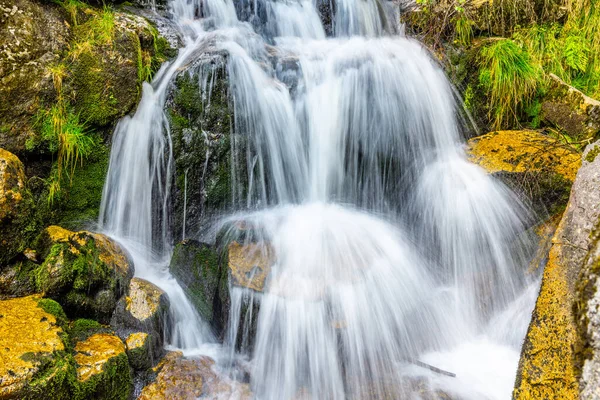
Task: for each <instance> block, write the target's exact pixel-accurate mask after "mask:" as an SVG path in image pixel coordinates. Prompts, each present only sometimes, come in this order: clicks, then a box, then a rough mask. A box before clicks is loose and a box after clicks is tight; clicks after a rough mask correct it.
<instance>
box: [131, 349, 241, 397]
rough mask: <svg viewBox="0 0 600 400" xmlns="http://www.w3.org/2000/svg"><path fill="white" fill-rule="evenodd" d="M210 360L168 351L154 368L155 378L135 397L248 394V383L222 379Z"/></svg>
mask: <svg viewBox="0 0 600 400" xmlns="http://www.w3.org/2000/svg"><path fill="white" fill-rule="evenodd" d="M213 364H214V361H213V360H212V359H210V358H208V357H205V356H203V357H200V358H196V359H187V358H184V357H183V355H182V354H181V353H180V352H170V353H169V354H167V355H166V356H165V358H164V359H163V360H161V362H160V363H159V365H158V366H157V367H156V368H155V369H154V370H155V372H156V373H157V374H158V375H157V376H156V379H155V380H154V382H152V383H150V384H148V385H147V386H145V387H144V388H143V390H142V393H141V395H140V396H139V397H138V400H159V399H173V400H175V399H177V400H195V399H196V398H198V397H200V396H202V398H208V399H218V398H226V399H230V398H235V399H240V400H244V399H251V398H252V394H251V392H250V389H249V386H248V384H241V383H235V382H234V383H233V384H229V383H226V382H225V381H224V380H223V379H221V378H220V377H219V376H217V375H216V374H215V372H214V371H213V370H212V366H213Z"/></svg>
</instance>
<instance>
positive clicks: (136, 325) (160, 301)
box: [110, 277, 169, 369]
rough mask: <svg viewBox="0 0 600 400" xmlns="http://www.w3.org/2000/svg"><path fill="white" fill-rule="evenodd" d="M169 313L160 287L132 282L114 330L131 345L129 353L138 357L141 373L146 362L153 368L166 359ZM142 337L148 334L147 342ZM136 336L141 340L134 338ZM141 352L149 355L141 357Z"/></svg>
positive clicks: (114, 320)
mask: <svg viewBox="0 0 600 400" xmlns="http://www.w3.org/2000/svg"><path fill="white" fill-rule="evenodd" d="M168 313H169V299H168V297H167V294H166V293H165V292H164V291H162V290H161V289H160V288H159V287H157V286H156V285H154V284H152V283H150V282H148V281H146V280H144V279H141V278H137V277H136V278H133V279H132V280H131V282H130V283H129V287H128V290H127V294H126V295H124V296H123V297H122V298H121V299H120V300H119V302H118V303H117V307H116V309H115V312H114V314H113V316H112V319H111V322H110V323H111V326H112V327H113V328H114V329H115V331H116V332H117V334H118V335H119V336H120V337H121V338H122V339H123V340H125V341H126V342H127V346H128V349H129V351H130V352H133V353H135V355H136V360H135V361H134V364H135V366H137V367H140V369H141V366H142V365H145V364H147V363H146V362H145V360H143V359H144V358H147V359H149V360H150V363H151V364H152V363H153V361H154V360H158V358H159V357H160V356H161V355H162V351H163V344H164V340H165V337H164V333H165V330H166V328H167V327H168ZM142 333H143V334H145V336H144V337H143V338H142V337H141V336H140V335H139V334H142ZM136 334H137V335H138V336H132V335H136ZM141 339H143V340H141ZM134 348H135V349H136V350H135V351H133V349H134ZM141 351H146V352H147V354H145V355H143V354H140V352H141ZM138 361H139V362H138Z"/></svg>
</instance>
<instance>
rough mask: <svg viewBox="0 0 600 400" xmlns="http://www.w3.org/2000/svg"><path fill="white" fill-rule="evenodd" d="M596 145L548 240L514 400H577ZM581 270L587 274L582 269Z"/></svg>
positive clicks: (597, 207) (597, 205)
mask: <svg viewBox="0 0 600 400" xmlns="http://www.w3.org/2000/svg"><path fill="white" fill-rule="evenodd" d="M598 145H600V143H598V142H597V143H595V144H593V145H590V146H588V147H587V149H586V151H585V153H584V155H583V159H584V161H583V164H582V166H581V168H580V170H579V172H578V173H577V177H576V179H575V183H574V184H573V188H572V191H571V197H570V199H569V204H568V205H567V209H566V211H565V213H564V215H563V218H562V220H561V222H560V224H559V226H558V229H557V231H556V233H555V234H554V237H553V239H552V242H553V245H552V247H551V249H550V253H549V256H548V262H547V264H546V266H545V269H544V275H543V279H542V286H541V289H540V294H539V296H538V299H537V302H536V305H535V309H534V311H533V315H532V320H531V323H530V325H529V329H528V331H527V336H526V338H525V342H524V344H523V348H522V352H521V358H520V360H519V369H518V372H517V379H516V383H515V390H514V393H513V396H514V398H515V399H550V398H557V399H558V398H560V399H576V398H578V396H579V391H580V388H579V382H578V375H579V368H580V367H579V364H580V362H579V361H578V359H579V358H580V357H581V356H580V353H581V352H582V350H581V349H582V338H581V335H580V334H578V332H577V325H576V318H575V315H574V310H575V309H576V305H577V304H580V299H579V298H578V295H577V292H576V287H577V286H578V285H580V286H581V284H578V283H577V281H578V278H579V275H580V274H581V271H582V269H584V261H585V258H586V254H588V249H589V248H590V245H591V244H592V238H591V236H592V235H591V234H592V232H593V230H594V227H595V226H596V223H597V221H598V217H599V216H600V185H599V184H598V183H599V182H600V158H597V157H595V154H598V151H596V149H597V148H598V147H597V146H598ZM584 270H585V269H584Z"/></svg>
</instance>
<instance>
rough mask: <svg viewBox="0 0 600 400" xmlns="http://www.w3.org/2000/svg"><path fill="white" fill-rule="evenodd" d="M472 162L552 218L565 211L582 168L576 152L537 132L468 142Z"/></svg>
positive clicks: (501, 133)
mask: <svg viewBox="0 0 600 400" xmlns="http://www.w3.org/2000/svg"><path fill="white" fill-rule="evenodd" d="M467 154H468V157H469V159H470V160H471V161H472V162H474V163H476V164H478V165H480V166H481V167H483V168H484V169H486V170H487V171H488V172H490V173H492V174H495V175H497V176H499V177H500V178H501V179H503V180H504V181H505V182H507V183H508V184H509V185H510V186H512V187H513V188H514V189H516V191H517V192H519V193H521V194H522V195H524V196H526V197H527V198H529V199H530V200H531V201H532V203H533V205H534V207H535V208H536V209H537V210H538V211H541V212H546V211H547V212H549V213H550V214H551V215H553V214H555V213H556V212H560V211H562V210H563V209H564V206H565V205H566V203H567V200H568V198H569V192H570V189H571V185H572V183H573V181H574V179H575V175H576V173H577V170H578V168H579V166H580V165H581V156H580V154H579V153H577V152H576V151H575V150H574V149H572V148H570V147H568V146H565V145H564V144H562V143H561V142H559V141H557V140H555V139H552V138H550V137H548V136H546V135H543V134H541V133H538V132H535V131H498V132H491V133H488V134H487V135H483V136H478V137H475V138H473V139H471V140H469V142H468V145H467Z"/></svg>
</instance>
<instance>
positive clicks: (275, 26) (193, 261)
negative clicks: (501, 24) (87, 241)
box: [100, 0, 537, 400]
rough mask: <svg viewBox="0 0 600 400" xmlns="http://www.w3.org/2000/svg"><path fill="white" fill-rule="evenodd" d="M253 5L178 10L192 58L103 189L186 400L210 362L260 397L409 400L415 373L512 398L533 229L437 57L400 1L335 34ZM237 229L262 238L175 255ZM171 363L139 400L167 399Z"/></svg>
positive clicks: (152, 92)
mask: <svg viewBox="0 0 600 400" xmlns="http://www.w3.org/2000/svg"><path fill="white" fill-rule="evenodd" d="M236 4H237V7H238V8H237V10H236V8H235V5H234V3H233V2H231V1H220V0H219V1H213V0H207V1H203V2H187V1H179V0H174V1H173V2H172V3H171V5H170V6H171V11H172V12H173V15H174V16H175V20H176V22H177V23H178V24H179V27H180V28H181V31H182V32H183V33H184V37H185V47H184V48H182V49H181V50H180V52H179V55H178V57H177V58H176V59H175V60H174V61H173V62H172V63H170V64H168V65H165V66H164V67H163V68H162V70H161V71H159V73H157V75H156V78H155V79H154V81H153V83H152V85H145V86H144V89H143V94H142V100H141V102H140V105H139V106H138V109H137V111H136V113H135V114H134V115H132V116H129V117H125V118H124V119H123V120H121V122H120V123H119V125H118V126H117V128H116V130H115V133H114V136H113V139H114V140H113V147H112V151H111V161H110V168H109V172H108V175H107V180H106V183H105V188H104V195H103V201H102V212H101V215H100V225H101V228H102V229H103V230H104V231H105V232H107V234H109V235H110V236H111V237H114V238H115V239H116V240H118V241H119V243H122V244H123V245H124V246H125V247H126V248H127V250H128V251H129V252H130V253H131V255H132V258H133V259H134V262H135V265H136V274H138V276H140V277H142V278H144V279H148V280H149V281H151V282H152V283H155V284H156V285H157V286H159V287H161V288H162V289H163V290H165V292H167V294H168V296H169V299H170V301H171V310H170V318H171V321H172V324H173V326H174V332H176V333H175V334H174V335H173V337H172V339H171V340H170V343H168V345H169V346H170V348H173V347H175V348H179V349H181V350H182V351H183V352H184V353H186V356H188V358H182V359H180V361H177V362H176V363H175V365H179V368H180V369H183V370H185V371H188V370H189V371H190V373H189V374H188V375H187V378H186V379H187V381H185V382H184V383H182V384H181V385H179V386H177V387H175V388H171V389H169V390H172V392H171V393H172V394H173V395H174V396H180V397H181V398H185V396H194V397H197V396H199V395H200V394H202V392H203V391H204V387H205V384H206V377H205V375H202V374H200V373H196V372H192V371H191V369H196V368H197V367H198V363H200V364H202V363H205V364H206V363H207V362H208V359H207V358H205V357H201V358H200V359H191V358H189V356H191V355H198V354H202V355H206V354H208V355H210V357H211V358H213V359H214V360H215V361H216V362H217V364H218V365H219V366H221V367H223V368H226V369H227V371H228V372H229V373H230V376H231V377H233V378H240V377H249V380H250V383H249V386H250V388H251V389H252V392H253V394H254V395H255V396H256V397H257V398H263V399H278V400H279V399H293V398H302V397H304V398H313V399H325V398H326V399H345V398H350V399H383V398H399V397H402V396H410V395H411V393H413V392H414V391H412V389H411V388H410V387H409V386H410V385H408V386H406V385H404V384H403V383H404V382H406V380H407V378H412V377H415V378H416V381H419V382H424V381H427V384H428V386H429V389H431V390H430V393H436V392H438V391H439V392H444V393H449V394H450V395H451V396H452V395H455V394H456V396H457V397H464V398H467V399H481V398H486V397H492V398H494V397H499V398H502V397H503V396H507V395H509V394H510V391H511V388H512V382H513V374H512V372H513V371H514V368H515V367H516V364H517V359H518V349H519V346H520V342H521V339H522V337H523V336H524V334H525V327H526V323H527V318H528V313H527V310H529V309H530V307H531V306H532V303H533V301H532V297H533V296H532V295H531V293H532V292H533V291H534V290H533V291H532V290H530V288H531V287H534V288H535V285H536V279H537V277H536V276H535V274H532V275H531V276H529V275H527V274H525V271H524V267H525V266H526V265H527V264H528V261H529V259H530V258H531V256H532V253H533V252H532V249H533V245H532V241H531V240H530V239H529V237H528V234H527V233H526V229H527V227H529V226H530V225H532V218H531V216H530V214H529V213H528V210H527V209H526V207H525V206H523V205H522V204H521V203H520V202H519V200H518V199H517V198H516V196H515V195H514V194H513V193H512V192H511V191H510V190H509V189H508V188H507V187H505V186H504V185H502V184H501V183H499V182H497V181H496V180H495V179H494V178H493V177H491V176H490V175H488V174H486V173H485V171H484V170H482V169H481V168H479V167H478V166H475V165H473V164H471V163H469V162H468V161H467V159H466V156H465V154H464V150H463V148H462V137H461V130H460V125H459V124H458V121H457V110H456V105H455V103H454V97H453V96H454V95H453V91H452V88H451V86H450V84H449V83H448V81H447V79H446V78H445V76H444V74H443V72H442V71H441V70H440V69H439V67H438V66H437V64H436V63H435V62H434V61H433V60H432V58H431V55H430V53H429V52H428V51H426V50H425V49H424V48H423V47H422V46H421V45H420V44H419V43H418V42H416V41H414V40H410V39H408V38H406V37H404V36H402V35H397V34H396V32H399V31H400V30H399V28H400V27H399V26H397V25H396V23H395V21H396V20H397V16H396V15H395V13H394V3H393V2H388V1H356V0H338V1H336V2H335V5H334V7H332V8H333V9H332V10H331V12H332V29H331V32H332V35H333V37H329V38H328V37H326V36H325V29H324V27H323V25H322V23H321V21H320V17H319V14H318V12H317V10H316V8H315V5H314V4H313V3H312V2H310V1H289V2H279V1H270V0H267V1H257V2H253V5H252V6H250V2H236ZM246 6H247V7H249V8H246ZM252 7H254V8H252ZM240 11H244V12H240ZM240 18H241V19H242V20H245V21H241V20H240ZM246 22H250V23H246ZM165 108H166V110H167V111H166V112H165ZM211 201H214V202H215V203H216V204H211V203H210V202H211ZM188 206H189V208H188ZM214 210H217V211H216V212H214ZM219 211H220V212H223V211H225V212H226V213H228V214H231V215H226V216H225V217H224V218H223V219H222V221H217V223H214V221H215V216H216V215H217V214H218V212H219ZM232 211H233V212H232ZM240 221H241V222H242V223H243V224H247V225H248V226H249V227H251V228H252V229H250V231H251V233H250V234H247V235H246V236H244V235H242V236H241V237H239V238H237V239H236V240H233V241H229V242H228V241H223V240H222V238H221V237H220V236H219V235H217V240H216V242H217V243H216V244H215V247H213V248H211V246H212V245H204V244H200V243H198V242H195V241H187V240H184V242H183V243H181V244H179V245H178V246H176V248H175V249H174V252H173V257H172V258H171V252H172V251H173V249H172V243H173V241H179V239H201V240H204V239H205V238H207V239H208V240H210V239H212V236H214V232H220V231H221V227H222V226H227V225H228V224H229V225H230V224H232V223H233V224H235V223H236V222H240ZM211 225H216V226H211ZM225 253H227V255H226V258H225V257H224V256H223V254H225ZM170 259H171V271H172V273H173V275H175V276H176V277H177V278H178V281H179V282H180V283H181V286H184V287H185V289H182V287H181V286H180V285H179V284H178V283H177V282H176V281H175V280H174V279H173V277H172V276H171V275H169V274H168V273H167V272H165V270H166V265H167V264H168V263H169V260H170ZM225 260H227V268H224V266H225V263H224V261H225ZM226 272H227V273H226ZM225 282H227V286H228V287H227V288H228V289H229V296H228V298H229V300H228V301H229V317H228V322H227V324H226V326H225V327H224V328H225V335H224V343H223V344H222V345H221V344H219V345H217V344H215V341H216V340H215V339H217V338H215V337H214V335H211V334H210V332H207V331H208V329H207V323H210V324H211V325H212V326H213V328H214V327H215V326H217V325H218V323H219V321H218V320H219V319H221V320H223V319H224V316H223V315H222V314H223V305H225V304H226V303H227V301H225V299H226V298H227V297H226V296H224V293H222V292H223V291H224V289H225ZM186 291H187V292H188V293H190V294H191V295H190V298H188V297H186V296H185V292H186ZM194 293H195V294H194ZM219 302H220V303H221V304H219ZM194 304H197V306H198V311H199V312H197V311H195V310H194V307H193V305H194ZM219 314H221V315H219ZM201 315H202V316H205V317H206V319H207V320H206V321H203V320H202V318H201ZM240 321H244V323H240ZM217 336H219V335H217ZM473 349H476V350H473ZM464 354H469V356H470V357H471V359H470V360H469V361H468V362H466V361H464ZM473 354H476V356H475V355H473ZM421 358H424V359H425V362H428V363H431V364H434V365H437V364H442V365H441V366H440V367H443V368H444V369H447V370H450V371H452V370H455V369H456V370H459V371H460V373H459V374H457V376H456V378H455V379H454V380H450V379H445V378H441V377H440V376H438V375H435V374H434V373H433V371H432V370H431V369H427V368H422V366H423V364H419V363H416V362H413V361H415V360H417V359H421ZM209 363H210V362H209ZM490 364H491V365H495V364H502V365H501V366H499V367H497V368H494V370H493V371H492V370H490V369H486V368H484V367H485V366H486V365H490ZM166 365H167V364H164V365H163V368H164V369H163V370H162V371H160V372H158V374H159V378H160V379H157V380H156V381H155V382H154V383H152V384H151V385H149V386H147V387H146V388H145V389H144V393H145V394H142V398H146V397H144V396H145V395H146V396H160V395H161V394H160V393H164V391H165V390H167V388H168V386H167V382H168V381H173V380H174V379H170V378H169V374H171V373H172V372H173V371H174V370H176V368H170V367H169V368H167V367H166ZM419 365H420V366H421V367H419ZM430 373H431V374H430ZM161 374H162V375H163V377H162V378H161ZM441 375H443V374H441ZM423 377H425V378H427V379H425V380H419V378H423Z"/></svg>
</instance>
